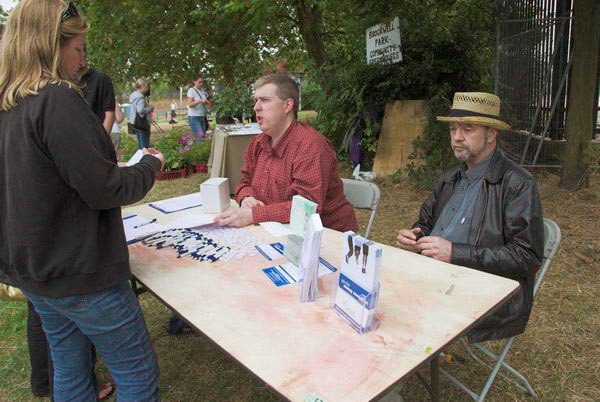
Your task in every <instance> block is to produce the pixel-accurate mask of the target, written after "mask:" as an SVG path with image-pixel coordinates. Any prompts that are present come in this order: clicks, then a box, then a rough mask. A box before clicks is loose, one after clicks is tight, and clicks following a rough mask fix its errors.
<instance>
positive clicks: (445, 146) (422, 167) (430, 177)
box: [406, 91, 456, 188]
mask: <svg viewBox="0 0 600 402" xmlns="http://www.w3.org/2000/svg"><path fill="white" fill-rule="evenodd" d="M449 110H450V101H449V99H448V98H447V97H445V95H444V92H443V91H442V92H441V93H440V94H438V95H435V96H434V97H433V98H431V100H430V101H429V105H428V109H427V121H428V124H427V127H426V128H425V130H424V132H423V135H422V136H421V137H419V138H417V139H416V140H415V141H414V142H413V147H414V149H415V151H414V152H413V153H412V155H410V157H409V159H412V160H415V162H411V163H409V165H408V166H407V168H406V173H407V174H408V176H409V177H411V178H412V179H413V181H414V182H415V183H416V184H417V186H418V187H420V188H432V187H433V185H434V184H435V180H436V179H437V177H438V176H439V175H440V173H441V172H442V171H443V170H444V169H446V168H447V167H448V166H450V165H452V164H454V163H456V159H455V158H454V154H453V153H452V149H451V148H450V136H449V129H448V123H444V122H438V121H436V120H435V117H436V116H440V115H446V114H447V113H448V111H449Z"/></svg>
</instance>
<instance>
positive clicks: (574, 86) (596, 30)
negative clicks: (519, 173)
mask: <svg viewBox="0 0 600 402" xmlns="http://www.w3.org/2000/svg"><path fill="white" fill-rule="evenodd" d="M599 49H600V3H599V2H598V0H577V1H575V2H574V4H573V65H572V66H571V88H570V91H569V99H568V103H567V105H568V108H567V127H566V133H565V135H566V139H567V143H566V146H565V152H564V155H563V169H562V176H561V179H560V186H561V187H563V188H567V189H571V190H577V189H579V188H582V187H587V186H588V185H589V183H588V180H587V171H588V163H587V158H586V157H585V151H586V149H587V147H588V146H589V145H590V141H591V139H592V133H593V130H594V124H595V122H594V121H592V120H593V116H594V113H593V112H594V108H595V107H596V105H597V103H598V100H597V99H595V96H596V85H598V77H597V74H598V51H599Z"/></svg>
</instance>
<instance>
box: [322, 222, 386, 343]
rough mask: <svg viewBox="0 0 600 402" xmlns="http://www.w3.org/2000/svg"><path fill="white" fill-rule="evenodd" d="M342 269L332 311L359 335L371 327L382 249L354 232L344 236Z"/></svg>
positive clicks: (373, 321) (373, 325) (375, 305)
mask: <svg viewBox="0 0 600 402" xmlns="http://www.w3.org/2000/svg"><path fill="white" fill-rule="evenodd" d="M342 249H343V255H342V268H341V270H340V278H339V282H338V288H337V291H336V295H335V303H334V306H333V308H334V309H335V310H336V311H337V313H338V314H339V315H340V316H341V317H342V318H344V319H345V320H346V321H347V322H348V323H349V324H350V325H351V326H352V327H353V328H354V329H356V330H357V331H358V332H360V333H364V332H368V331H370V330H371V329H373V328H374V327H375V324H376V322H375V308H376V307H377V298H378V295H379V270H380V266H381V254H382V249H381V247H379V246H378V245H376V244H375V243H373V242H372V241H369V240H367V239H365V238H364V237H361V236H358V235H357V234H356V233H354V232H346V233H344V244H343V248H342Z"/></svg>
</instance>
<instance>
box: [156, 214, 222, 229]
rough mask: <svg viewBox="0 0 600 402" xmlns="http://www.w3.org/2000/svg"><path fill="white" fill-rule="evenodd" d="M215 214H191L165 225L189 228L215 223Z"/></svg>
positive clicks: (175, 227) (173, 227)
mask: <svg viewBox="0 0 600 402" xmlns="http://www.w3.org/2000/svg"><path fill="white" fill-rule="evenodd" d="M214 220H215V217H214V215H204V214H189V215H185V216H182V217H181V218H179V219H177V220H175V221H173V222H171V223H169V224H167V225H165V228H167V229H188V228H195V227H197V226H204V225H209V224H211V223H213V221H214Z"/></svg>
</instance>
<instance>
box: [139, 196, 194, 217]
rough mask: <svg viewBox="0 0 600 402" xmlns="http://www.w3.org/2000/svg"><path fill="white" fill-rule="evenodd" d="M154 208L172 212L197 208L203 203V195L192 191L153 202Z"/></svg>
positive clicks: (168, 212) (151, 204)
mask: <svg viewBox="0 0 600 402" xmlns="http://www.w3.org/2000/svg"><path fill="white" fill-rule="evenodd" d="M148 205H150V206H151V207H152V208H155V209H158V210H159V211H161V212H163V213H165V214H170V213H173V212H177V211H183V210H184V209H189V208H195V207H199V206H201V205H202V195H201V194H200V193H199V192H198V193H192V194H187V195H182V196H181V197H174V198H168V199H166V200H162V201H155V202H151V203H150V204H148Z"/></svg>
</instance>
